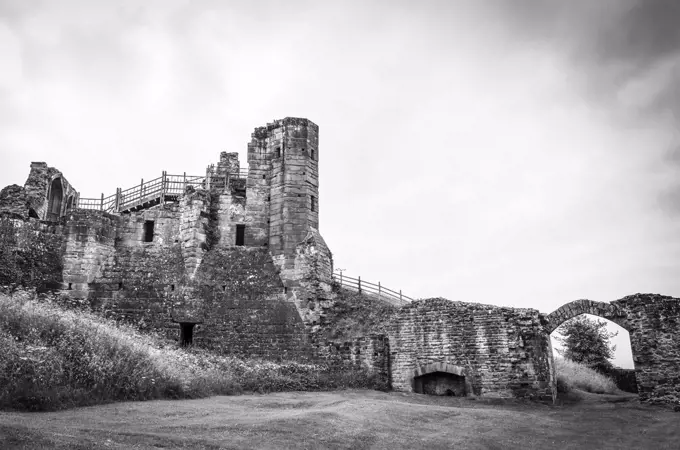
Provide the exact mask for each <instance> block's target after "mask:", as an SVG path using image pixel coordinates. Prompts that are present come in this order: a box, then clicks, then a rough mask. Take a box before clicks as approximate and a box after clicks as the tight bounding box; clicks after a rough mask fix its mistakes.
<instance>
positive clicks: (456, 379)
mask: <svg viewBox="0 0 680 450" xmlns="http://www.w3.org/2000/svg"><path fill="white" fill-rule="evenodd" d="M413 382H414V386H413V387H414V389H413V390H414V392H416V393H418V394H427V395H441V396H452V397H465V396H466V395H467V392H466V388H465V377H464V376H461V375H455V374H452V373H448V372H431V373H427V374H425V375H421V376H419V377H415V378H414V379H413Z"/></svg>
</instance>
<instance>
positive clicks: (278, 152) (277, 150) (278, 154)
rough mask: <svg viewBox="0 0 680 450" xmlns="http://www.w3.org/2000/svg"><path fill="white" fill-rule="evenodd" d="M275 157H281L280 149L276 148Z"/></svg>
mask: <svg viewBox="0 0 680 450" xmlns="http://www.w3.org/2000/svg"><path fill="white" fill-rule="evenodd" d="M276 157H277V158H280V157H281V147H276Z"/></svg>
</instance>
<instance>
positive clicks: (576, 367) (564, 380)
mask: <svg viewBox="0 0 680 450" xmlns="http://www.w3.org/2000/svg"><path fill="white" fill-rule="evenodd" d="M555 370H556V372H557V391H558V392H560V393H566V392H569V391H571V390H572V389H580V390H582V391H587V392H592V393H595V394H615V393H618V392H619V389H618V388H617V387H616V384H615V383H614V381H613V380H612V379H611V378H608V377H606V376H605V375H602V374H601V373H599V372H598V371H596V370H594V369H591V368H589V367H587V366H586V365H585V364H582V363H577V362H575V361H571V360H569V359H566V358H555Z"/></svg>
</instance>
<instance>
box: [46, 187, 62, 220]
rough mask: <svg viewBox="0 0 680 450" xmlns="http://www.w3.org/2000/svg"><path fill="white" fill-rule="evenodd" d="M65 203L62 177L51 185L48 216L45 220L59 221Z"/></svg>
mask: <svg viewBox="0 0 680 450" xmlns="http://www.w3.org/2000/svg"><path fill="white" fill-rule="evenodd" d="M63 201H64V188H63V186H62V183H61V177H57V178H55V179H54V180H52V183H50V191H49V196H48V202H47V214H45V219H46V220H50V221H57V220H59V217H61V209H62V208H61V206H62V203H63Z"/></svg>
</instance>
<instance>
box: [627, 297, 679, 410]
mask: <svg viewBox="0 0 680 450" xmlns="http://www.w3.org/2000/svg"><path fill="white" fill-rule="evenodd" d="M613 303H615V304H616V305H617V306H620V307H623V308H624V309H625V310H626V311H627V313H628V321H629V322H630V330H629V331H630V340H631V348H632V351H633V362H634V363H635V374H636V378H637V384H638V392H639V395H640V399H642V400H645V401H650V402H674V403H680V299H678V298H672V297H668V296H662V295H654V294H636V295H632V296H628V297H624V298H623V299H621V300H617V301H615V302H613Z"/></svg>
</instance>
